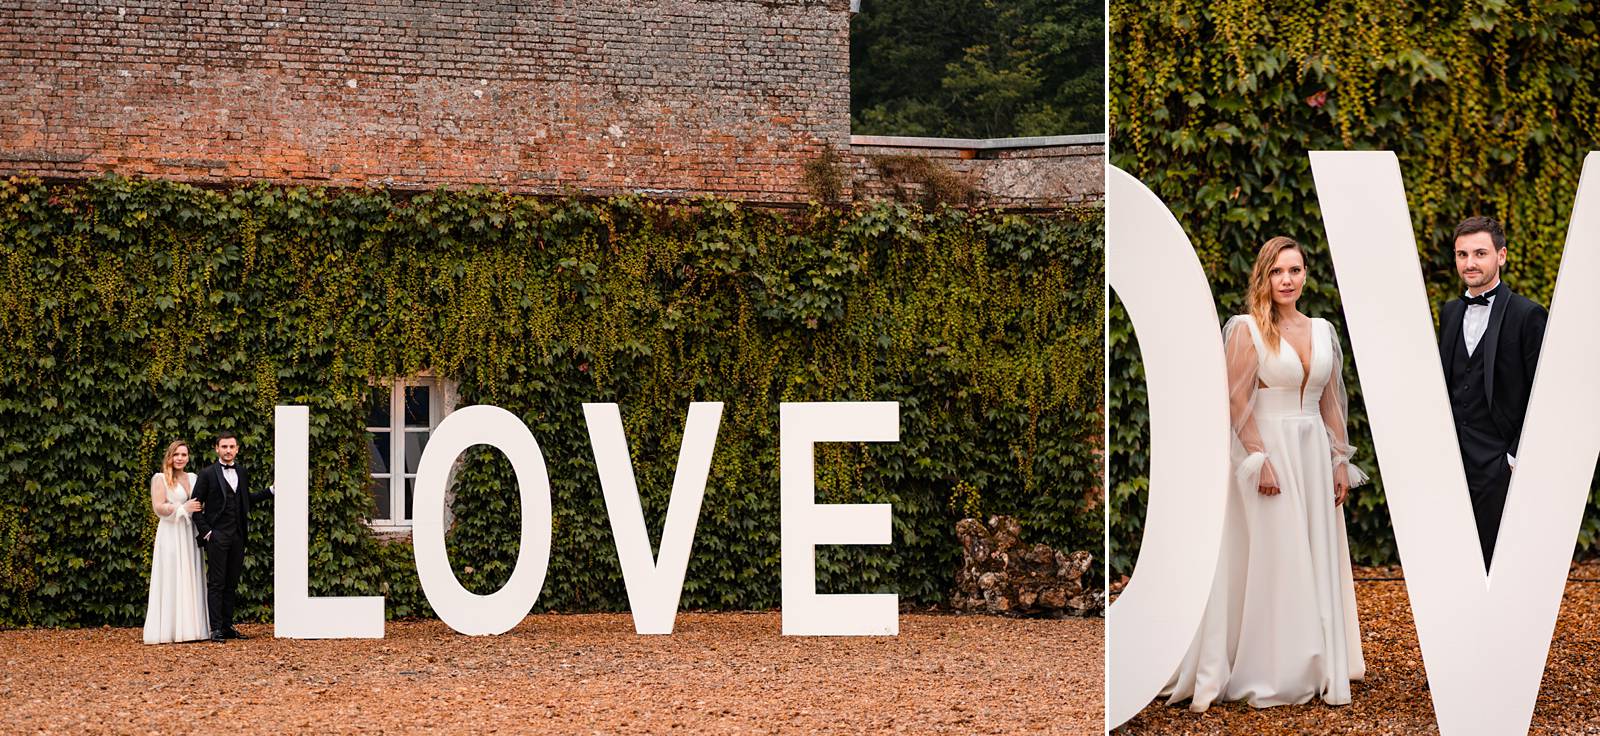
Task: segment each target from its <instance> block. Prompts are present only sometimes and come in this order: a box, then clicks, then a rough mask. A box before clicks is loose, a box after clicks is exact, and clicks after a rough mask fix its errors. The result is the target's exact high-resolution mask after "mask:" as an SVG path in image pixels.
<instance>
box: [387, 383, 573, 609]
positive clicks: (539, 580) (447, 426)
mask: <svg viewBox="0 0 1600 736" xmlns="http://www.w3.org/2000/svg"><path fill="white" fill-rule="evenodd" d="M473 445H489V446H490V447H493V448H495V449H497V450H499V451H500V452H502V453H505V456H506V459H508V460H510V461H511V468H512V469H513V470H514V471H515V472H516V477H517V491H518V494H519V496H520V498H521V500H522V538H521V543H520V544H519V546H518V548H517V562H516V564H515V565H513V566H512V568H511V579H510V580H507V581H506V584H505V587H502V588H501V589H500V590H497V591H495V592H493V593H491V594H489V595H477V594H475V593H472V592H470V591H468V590H467V589H466V588H463V587H461V582H460V581H459V580H456V575H455V572H453V571H452V570H451V569H450V559H449V556H448V555H447V553H446V552H445V547H444V532H445V529H444V511H445V508H444V502H445V498H444V496H445V484H446V483H447V482H448V481H449V476H450V465H451V464H452V463H454V462H455V459H456V458H457V457H459V456H460V455H461V453H462V452H464V451H465V450H466V449H467V448H469V447H472V446H473ZM414 493H415V496H414V499H413V508H414V510H415V512H416V513H415V518H414V519H413V520H412V524H413V527H412V545H413V546H414V547H415V549H416V554H417V577H418V578H419V579H420V580H421V581H422V592H423V593H424V594H425V595H427V596H428V604H429V605H431V606H433V610H434V612H435V613H437V614H439V618H440V619H442V620H443V621H444V622H445V623H447V624H449V625H450V628H452V629H455V630H456V631H459V632H461V633H463V634H471V635H475V636H476V635H482V634H501V633H504V632H506V631H509V630H511V628H512V627H513V626H516V625H517V623H518V622H520V621H522V619H523V617H524V616H527V615H528V611H529V610H530V609H532V608H533V604H534V602H535V601H537V600H538V599H539V590H540V589H541V588H543V587H544V575H545V571H546V569H547V568H548V567H549V565H550V476H549V474H548V473H547V472H546V470H545V466H544V455H543V453H541V452H540V451H539V443H538V442H537V441H535V440H534V438H533V433H532V432H530V431H528V426H527V425H526V424H523V423H522V420H520V419H518V418H517V417H516V415H515V414H512V413H511V412H509V411H506V410H505V409H501V408H499V407H495V406H483V405H479V406H469V407H466V408H464V409H458V410H456V411H455V412H454V413H452V414H450V416H448V417H445V420H444V421H443V422H440V423H439V427H438V429H436V430H434V433H433V437H431V438H429V440H428V447H427V449H426V450H423V452H422V461H421V463H420V464H419V465H418V466H417V486H416V490H415V492H414Z"/></svg>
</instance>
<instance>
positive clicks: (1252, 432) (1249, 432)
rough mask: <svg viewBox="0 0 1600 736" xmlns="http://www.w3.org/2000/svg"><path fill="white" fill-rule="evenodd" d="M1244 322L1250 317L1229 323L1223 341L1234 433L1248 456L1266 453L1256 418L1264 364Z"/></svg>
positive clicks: (1237, 318)
mask: <svg viewBox="0 0 1600 736" xmlns="http://www.w3.org/2000/svg"><path fill="white" fill-rule="evenodd" d="M1244 319H1249V318H1248V317H1234V318H1233V319H1230V320H1228V324H1227V326H1226V327H1224V328H1223V340H1224V341H1225V344H1226V346H1227V356H1228V415H1229V417H1230V418H1231V419H1232V421H1233V433H1234V435H1235V436H1236V437H1238V438H1239V444H1241V445H1243V446H1244V450H1245V452H1246V453H1251V454H1253V453H1257V452H1264V451H1266V446H1265V445H1263V444H1262V442H1261V431H1260V430H1259V429H1257V428H1256V421H1255V416H1254V409H1255V398H1256V384H1257V383H1259V382H1260V378H1259V376H1258V375H1257V374H1258V373H1259V372H1260V368H1261V364H1260V360H1259V358H1258V357H1257V356H1256V345H1255V340H1253V339H1251V337H1250V328H1249V326H1248V325H1245V324H1244V323H1243V321H1242V320H1244Z"/></svg>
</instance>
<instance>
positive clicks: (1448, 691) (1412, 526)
mask: <svg viewBox="0 0 1600 736" xmlns="http://www.w3.org/2000/svg"><path fill="white" fill-rule="evenodd" d="M1311 171H1312V174H1313V176H1314V177H1315V179H1316V184H1317V199H1318V201H1319V202H1320V203H1321V205H1322V219H1323V223H1324V225H1325V226H1326V227H1327V231H1328V244H1329V246H1330V249H1331V251H1332V253H1333V265H1334V270H1335V272H1336V273H1337V274H1338V278H1339V289H1340V293H1341V295H1342V300H1343V302H1344V312H1345V317H1346V320H1347V322H1348V324H1349V330H1350V342H1351V344H1352V346H1353V348H1354V350H1353V352H1354V354H1355V361H1356V366H1357V367H1358V368H1359V369H1360V374H1361V390H1362V394H1363V396H1364V397H1365V399H1366V405H1367V419H1368V421H1369V422H1370V425H1371V427H1372V439H1373V444H1374V445H1375V446H1376V448H1377V453H1378V462H1379V465H1380V466H1381V467H1382V469H1383V480H1384V490H1385V491H1386V493H1387V496H1388V503H1389V515H1390V517H1391V518H1392V519H1393V521H1394V536H1395V542H1396V544H1397V545H1398V546H1399V550H1400V560H1401V562H1403V563H1404V565H1405V573H1406V592H1407V594H1408V596H1409V597H1410V599H1411V610H1412V612H1413V614H1415V617H1416V622H1417V639H1418V641H1419V643H1420V644H1421V645H1422V656H1423V662H1424V664H1425V665H1426V667H1427V671H1428V690H1429V693H1430V694H1431V695H1432V697H1433V709H1434V714H1435V715H1436V716H1437V718H1438V720H1439V730H1440V732H1442V733H1445V734H1469V733H1485V734H1491V733H1492V734H1501V733H1523V732H1526V731H1527V729H1528V726H1529V723H1530V721H1531V720H1532V718H1533V707H1534V701H1535V700H1536V699H1537V697H1538V693H1539V681H1540V675H1541V673H1542V672H1543V671H1544V664H1545V659H1546V656H1547V655H1548V653H1549V648H1550V635H1551V633H1552V632H1553V631H1554V629H1555V621H1556V611H1557V609H1558V608H1559V606H1560V604H1561V595H1562V590H1563V589H1564V586H1565V584H1566V576H1567V565H1568V562H1569V561H1570V560H1571V558H1572V550H1573V544H1574V543H1575V542H1576V540H1577V537H1578V526H1579V523H1580V520H1581V519H1582V517H1583V509H1584V502H1585V499H1586V497H1587V495H1588V491H1589V481H1590V479H1591V476H1592V475H1593V471H1594V466H1595V457H1596V455H1597V453H1600V382H1597V381H1595V380H1594V363H1595V361H1596V359H1597V358H1600V330H1597V329H1596V328H1595V325H1596V323H1597V321H1600V288H1597V287H1600V189H1597V186H1600V184H1597V182H1596V179H1597V178H1600V154H1597V153H1590V154H1589V155H1588V157H1587V158H1586V159H1585V161H1584V166H1583V176H1582V177H1581V178H1580V180H1579V183H1578V196H1577V201H1576V203H1575V204H1574V206H1573V211H1572V222H1571V224H1570V225H1569V227H1568V230H1567V247H1566V250H1565V251H1563V252H1562V255H1561V271H1560V275H1559V278H1558V280H1557V282H1556V290H1555V297H1554V299H1553V303H1552V304H1551V305H1550V306H1551V309H1550V320H1549V323H1548V325H1547V326H1546V329H1545V335H1544V347H1543V350H1542V352H1541V354H1540V357H1539V367H1538V373H1537V374H1536V377H1535V380H1534V382H1533V390H1532V395H1531V396H1530V397H1529V402H1528V413H1527V416H1526V418H1525V420H1524V424H1523V429H1522V439H1521V442H1520V444H1519V445H1518V452H1517V470H1516V473H1515V474H1513V475H1512V477H1511V488H1510V491H1509V493H1508V495H1507V498H1506V507H1505V513H1504V514H1503V515H1502V517H1501V524H1500V537H1499V541H1498V543H1497V544H1496V545H1495V549H1494V562H1493V568H1492V569H1491V571H1490V575H1489V577H1488V579H1485V578H1484V574H1483V554H1482V551H1481V550H1480V549H1479V545H1478V536H1477V528H1476V526H1475V525H1474V519H1473V512H1472V506H1471V503H1470V502H1469V500H1468V498H1467V483H1466V475H1465V473H1464V472H1463V470H1462V466H1461V461H1460V457H1461V455H1460V450H1459V448H1458V446H1457V444H1456V432H1455V423H1454V420H1453V418H1452V417H1451V413H1450V400H1449V394H1448V393H1447V391H1446V389H1445V382H1444V368H1443V366H1441V365H1440V363H1439V352H1438V347H1437V346H1438V338H1437V337H1436V335H1435V333H1434V330H1433V322H1432V319H1431V318H1430V315H1431V312H1430V310H1429V304H1428V298H1427V294H1426V292H1425V291H1424V289H1423V280H1422V269H1421V268H1420V266H1419V265H1418V262H1417V245H1416V241H1415V239H1414V237H1413V235H1412V230H1411V218H1410V215H1409V213H1408V212H1407V209H1406V199H1405V189H1404V186H1403V185H1402V183H1401V179H1400V166H1399V164H1398V162H1397V161H1396V160H1395V157H1394V154H1393V153H1390V152H1387V151H1371V152H1314V153H1312V154H1311ZM1451 246H1452V244H1451V243H1429V244H1428V247H1429V248H1449V247H1451ZM1519 247H1522V244H1520V243H1518V242H1516V241H1515V240H1513V241H1512V242H1511V244H1510V249H1511V257H1512V258H1516V257H1517V255H1516V254H1517V252H1518V248H1519ZM1510 286H1511V287H1512V288H1513V289H1515V288H1516V287H1517V284H1515V283H1511V284H1510ZM1497 306H1498V305H1497Z"/></svg>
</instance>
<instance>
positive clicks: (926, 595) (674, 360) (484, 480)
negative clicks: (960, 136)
mask: <svg viewBox="0 0 1600 736" xmlns="http://www.w3.org/2000/svg"><path fill="white" fill-rule="evenodd" d="M1101 256H1102V247H1101V239H1100V219H1099V215H1098V214H1097V213H1094V212H1086V213H1061V214H1059V215H1055V216H1050V217H1039V216H1034V217H1023V216H1018V215H1008V214H1000V213H988V212H966V211H960V210H939V211H936V212H923V211H920V210H917V209H914V208H907V207H904V206H899V205H878V206H874V207H870V208H864V209H859V210H854V211H839V210H830V209H821V208H815V209H812V210H809V211H806V212H800V213H792V212H791V213H784V212H777V211H771V210H755V209H747V208H743V207H740V206H738V205H735V204H732V203H728V202H722V201H715V200H703V201H696V202H693V203H677V204H672V203H662V202H656V201H648V200H642V199H637V198H618V199H613V200H608V201H604V202H585V201H575V200H565V201H550V200H540V199H537V198H532V197H518V196H511V195H508V194H504V193H497V192H491V191H486V190H472V191H466V192H445V191H439V192H434V193H427V194H421V195H418V196H415V197H412V198H409V199H403V198H398V197H396V196H394V195H390V194H387V193H381V192H370V191H332V190H318V189H303V188H296V189H281V188H273V187H268V186H256V187H251V188H244V189H236V190H231V191H208V190H202V189H198V188H195V187H191V186H186V185H181V184H173V183H166V182H159V181H133V180H127V179H120V178H108V179H100V180H95V181H91V182H88V183H86V184H83V185H81V186H46V185H43V184H41V183H39V182H38V181H34V180H16V179H13V180H11V181H10V182H8V183H4V184H0V341H3V343H4V344H5V345H6V346H7V349H6V350H5V351H4V352H3V353H0V626H19V625H44V626H59V625H88V624H99V623H113V624H121V625H126V624H134V623H137V622H138V621H140V620H142V617H143V614H144V607H145V598H146V588H147V585H148V582H147V581H148V569H149V556H150V548H151V542H152V537H153V530H154V527H155V517H154V516H153V515H152V513H151V512H150V510H149V499H148V491H147V487H148V486H147V483H148V479H149V477H150V475H151V474H152V473H153V472H155V469H156V467H157V463H158V460H159V454H160V451H161V449H162V448H163V447H164V445H165V443H166V442H167V441H169V440H170V439H171V438H174V437H183V438H187V439H189V440H190V441H191V442H193V443H195V447H196V450H197V452H196V454H197V456H198V457H197V458H196V461H197V462H205V461H208V460H209V456H210V454H211V453H210V452H209V450H210V445H211V439H212V438H213V437H214V435H215V433H216V432H217V431H219V430H221V429H224V428H235V429H236V430H237V431H239V432H240V433H241V435H242V442H243V447H244V457H245V459H246V462H251V463H253V464H254V466H255V467H256V468H257V472H258V473H260V474H262V475H263V477H270V473H271V468H270V466H271V458H272V452H273V450H272V422H271V417H272V410H273V407H274V405H277V404H300V405H308V406H310V407H311V428H310V443H311V468H312V473H311V489H310V490H311V499H310V508H311V546H310V562H311V591H312V593H313V594H314V595H368V594H377V593H382V594H384V595H386V596H387V601H388V613H389V615H390V616H410V615H429V613H430V611H429V608H428V606H427V603H426V600H425V598H424V596H423V595H422V593H421V589H420V586H419V585H418V581H417V576H416V572H415V569H414V565H413V560H412V550H411V546H410V544H409V543H408V542H406V541H403V540H402V541H379V540H377V539H376V538H374V536H373V535H372V534H371V532H369V531H368V529H367V528H366V527H365V525H364V523H363V517H364V515H365V514H366V513H368V512H369V504H370V503H371V501H370V496H368V495H367V492H366V490H365V489H366V485H367V475H366V474H367V467H366V464H367V457H366V444H365V436H364V434H365V430H364V421H365V417H366V414H367V408H368V407H367V406H366V405H365V403H366V402H367V401H369V400H370V396H371V393H372V392H371V391H370V388H369V386H370V385H371V383H372V382H382V381H385V380H387V379H390V378H392V377H395V376H407V375H412V374H415V373H417V372H419V371H422V370H431V371H433V372H434V373H435V374H437V375H442V376H446V377H449V378H451V379H453V380H455V381H457V382H458V384H459V389H460V393H461V401H462V403H463V405H467V404H478V403H484V404H493V405H496V406H500V407H504V408H506V409H508V410H509V411H512V412H514V413H516V414H517V415H519V416H520V417H521V418H522V419H523V420H524V421H525V422H526V423H527V424H528V425H529V426H530V428H531V429H532V431H533V433H534V436H535V437H536V438H537V439H538V441H539V443H540V446H541V448H542V451H543V453H544V456H545V459H546V463H547V465H548V467H549V472H550V477H551V483H552V488H553V498H552V506H553V509H554V539H553V550H552V558H551V564H550V569H549V574H548V577H547V578H546V583H545V587H544V590H543V592H542V594H541V596H540V599H539V604H538V605H539V607H540V608H545V609H549V608H556V609H562V610H621V609H624V608H625V607H626V595H625V593H624V588H623V584H622V578H621V572H620V568H619V566H618V564H617V562H616V555H615V552H614V547H613V545H612V540H611V532H610V527H609V523H608V521H607V518H606V514H605V503H604V500H603V497H602V495H601V493H600V489H599V484H598V479H597V476H596V473H595V469H594V461H593V454H592V450H591V448H590V445H589V440H588V433H587V429H586V426H585V424H584V421H583V417H582V408H581V404H582V403H584V402H617V403H618V404H619V405H620V406H621V408H622V413H623V418H624V423H625V426H626V429H627V433H628V434H627V436H628V441H629V445H630V448H631V451H632V455H633V459H634V463H635V469H636V473H637V476H638V480H639V486H640V489H641V495H642V496H643V498H642V501H643V505H644V509H645V513H646V517H647V519H648V520H649V524H648V525H649V527H650V528H651V529H652V532H651V533H652V536H653V537H655V538H657V539H658V538H659V525H660V523H661V520H662V519H663V518H664V516H665V510H666V503H667V500H668V497H669V494H670V491H671V482H672V475H673V471H674V468H675V464H676V461H677V453H678V445H679V439H680V436H681V433H682V427H683V422H684V418H685V415H686V411H687V409H688V406H689V403H690V402H692V401H722V402H725V411H724V414H723V421H722V426H721V429H720V432H719V436H718V441H717V445H716V451H715V455H714V457H713V465H712V471H711V477H710V482H709V484H708V487H707V489H706V497H705V503H704V507H703V509H702V511H701V516H700V521H699V526H698V532H697V535H696V539H695V547H694V552H693V557H692V560H691V563H690V567H689V572H688V579H687V581H686V583H685V587H684V593H683V601H682V602H683V605H684V607H686V608H714V609H727V608H738V609H745V608H766V607H770V606H774V605H776V604H777V603H778V590H779V577H778V516H779V508H778V487H777V440H778V436H777V433H778V421H777V413H778V411H777V410H778V404H779V402H782V401H807V400H816V401H844V400H897V401H899V402H901V441H900V442H898V443H893V444H859V445H858V444H840V445H826V446H822V447H819V449H818V453H817V455H818V463H817V475H818V496H819V498H820V499H821V500H823V501H827V502H841V503H845V502H888V503H892V504H894V545H893V546H892V547H829V548H823V549H822V550H821V555H820V562H819V568H820V569H819V574H818V579H819V585H820V586H821V587H822V589H823V590H824V591H855V592H872V591H879V590H882V591H894V592H897V593H899V594H900V595H901V596H903V597H904V599H905V600H906V602H907V603H912V604H924V603H928V602H932V601H937V600H941V599H943V597H944V596H945V594H946V592H947V589H948V587H949V583H950V581H951V579H952V576H953V573H954V570H955V566H956V564H957V561H958V560H959V556H960V549H959V545H958V544H957V542H956V540H955V537H954V524H955V521H956V520H957V519H958V518H959V517H958V514H959V513H963V512H977V513H1009V514H1015V515H1017V516H1019V517H1020V518H1021V519H1022V520H1023V523H1024V524H1025V525H1026V526H1027V528H1028V530H1029V532H1030V535H1031V536H1034V537H1037V538H1038V539H1039V540H1040V541H1043V542H1046V543H1049V544H1053V545H1058V546H1062V547H1067V548H1073V549H1081V548H1086V547H1087V548H1091V549H1092V548H1095V547H1098V545H1099V544H1100V539H1101V538H1102V536H1103V524H1102V516H1101V506H1100V502H1099V499H1098V496H1099V494H1098V490H1099V482H1098V479H1099V475H1100V474H1099V467H1098V465H1099V460H1098V458H1097V457H1096V456H1095V453H1094V444H1093V440H1094V439H1095V438H1097V437H1098V436H1099V429H1098V428H1099V421H1100V419H1099V413H1098V411H1097V407H1098V401H1099V397H1100V395H1101V385H1102V384H1101V383H1100V377H1099V376H1100V373H1101V368H1100V364H1101V344H1102V343H1101V321H1100V314H1101V312H1102V310H1103V303H1102V287H1101V283H1102V265H1101V264H1102V260H1101ZM458 478H459V484H458V486H457V497H456V505H455V511H456V525H455V527H454V529H453V530H452V531H451V533H450V534H449V536H448V538H447V544H448V547H449V550H450V555H451V560H452V564H453V566H454V568H455V570H456V572H457V574H458V575H459V576H460V577H461V579H462V580H463V582H464V584H465V585H467V586H468V587H469V588H472V589H474V590H478V591H480V592H485V591H488V590H492V589H494V588H496V587H498V586H499V585H501V584H502V583H503V582H504V581H505V580H506V578H507V577H508V575H509V573H510V567H511V564H512V563H513V561H514V560H515V557H516V551H517V537H518V532H517V529H518V519H519V513H520V510H519V508H518V503H517V500H516V499H517V491H516V486H515V484H514V479H513V476H512V473H511V469H510V467H509V463H507V462H506V460H505V459H504V458H503V457H502V456H501V455H499V454H498V453H497V452H495V451H492V450H489V449H487V448H474V449H472V450H469V451H468V452H467V453H466V456H465V459H464V461H463V466H462V468H461V470H460V472H459V475H458ZM270 508H271V507H270V504H269V505H268V506H267V507H266V508H264V509H262V510H261V511H262V512H263V513H260V514H258V518H257V520H256V525H255V528H256V529H257V530H258V534H257V535H256V538H255V540H253V548H252V551H251V554H250V555H249V556H248V557H247V559H246V565H245V572H244V583H243V586H242V591H241V592H242V596H243V602H242V604H241V613H242V615H243V616H244V617H246V618H252V619H261V618H264V617H266V616H267V615H268V614H269V610H268V609H267V605H268V604H269V602H270V600H271V597H270V591H271V569H272V549H271V546H272V545H271V534H270V529H271V525H270Z"/></svg>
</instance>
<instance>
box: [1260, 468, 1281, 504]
mask: <svg viewBox="0 0 1600 736" xmlns="http://www.w3.org/2000/svg"><path fill="white" fill-rule="evenodd" d="M1257 486H1258V487H1257V488H1256V490H1257V491H1260V492H1261V495H1263V496H1276V495H1278V494H1279V493H1280V492H1281V491H1279V489H1278V475H1277V474H1276V473H1274V472H1272V461H1271V460H1263V461H1262V462H1261V480H1260V481H1258V482H1257Z"/></svg>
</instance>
